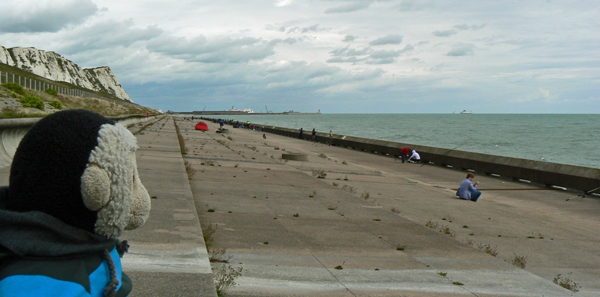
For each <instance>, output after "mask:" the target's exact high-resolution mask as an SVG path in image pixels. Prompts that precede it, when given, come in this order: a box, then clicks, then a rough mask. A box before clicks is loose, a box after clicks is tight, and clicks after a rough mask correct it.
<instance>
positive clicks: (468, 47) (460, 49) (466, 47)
mask: <svg viewBox="0 0 600 297" xmlns="http://www.w3.org/2000/svg"><path fill="white" fill-rule="evenodd" d="M473 48H475V46H474V45H472V44H462V45H458V46H456V47H454V48H453V49H451V50H450V51H449V52H448V53H447V54H446V55H447V56H451V57H460V56H467V55H473Z"/></svg>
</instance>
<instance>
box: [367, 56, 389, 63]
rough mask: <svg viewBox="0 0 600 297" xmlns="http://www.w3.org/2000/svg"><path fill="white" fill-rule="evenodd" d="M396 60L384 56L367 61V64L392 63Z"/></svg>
mask: <svg viewBox="0 0 600 297" xmlns="http://www.w3.org/2000/svg"><path fill="white" fill-rule="evenodd" d="M395 61H396V59H394V58H391V57H390V58H383V59H375V60H369V61H367V64H392V63H394V62H395Z"/></svg>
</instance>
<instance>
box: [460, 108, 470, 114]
mask: <svg viewBox="0 0 600 297" xmlns="http://www.w3.org/2000/svg"><path fill="white" fill-rule="evenodd" d="M460 114H473V112H471V111H470V110H464V109H463V111H461V112H460Z"/></svg>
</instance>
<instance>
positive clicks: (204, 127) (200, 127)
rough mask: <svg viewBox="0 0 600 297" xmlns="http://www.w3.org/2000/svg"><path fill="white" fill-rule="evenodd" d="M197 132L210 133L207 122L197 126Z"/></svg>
mask: <svg viewBox="0 0 600 297" xmlns="http://www.w3.org/2000/svg"><path fill="white" fill-rule="evenodd" d="M196 130H202V131H208V126H207V125H206V123H205V122H200V123H198V124H196Z"/></svg>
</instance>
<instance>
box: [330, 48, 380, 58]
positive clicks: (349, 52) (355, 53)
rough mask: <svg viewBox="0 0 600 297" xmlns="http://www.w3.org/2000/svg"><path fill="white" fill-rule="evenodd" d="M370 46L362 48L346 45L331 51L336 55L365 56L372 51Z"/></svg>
mask: <svg viewBox="0 0 600 297" xmlns="http://www.w3.org/2000/svg"><path fill="white" fill-rule="evenodd" d="M371 51H372V50H371V48H370V47H365V48H363V49H361V50H357V49H353V48H349V47H345V48H340V49H336V50H333V51H331V54H332V55H333V56H335V57H352V56H364V55H368V54H369V53H371Z"/></svg>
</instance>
